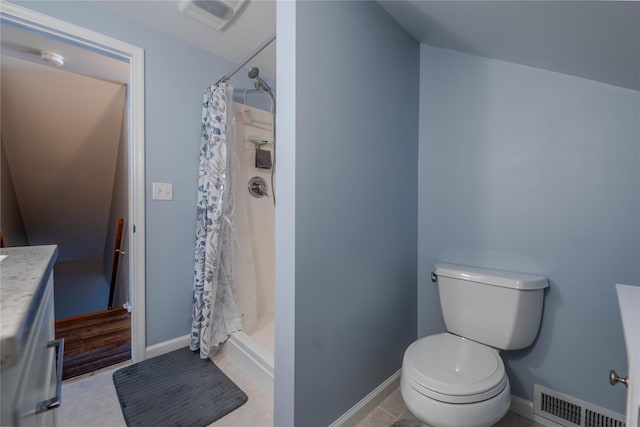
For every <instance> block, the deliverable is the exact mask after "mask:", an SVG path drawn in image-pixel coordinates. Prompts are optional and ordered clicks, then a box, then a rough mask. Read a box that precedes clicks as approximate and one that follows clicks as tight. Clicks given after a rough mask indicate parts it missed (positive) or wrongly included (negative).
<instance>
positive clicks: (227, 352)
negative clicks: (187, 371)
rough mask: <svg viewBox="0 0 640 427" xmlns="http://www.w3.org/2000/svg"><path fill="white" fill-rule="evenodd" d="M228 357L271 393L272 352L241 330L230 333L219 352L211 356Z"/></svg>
mask: <svg viewBox="0 0 640 427" xmlns="http://www.w3.org/2000/svg"><path fill="white" fill-rule="evenodd" d="M217 357H228V358H229V359H230V360H232V361H233V362H234V363H235V364H236V365H237V366H238V367H240V368H241V369H242V370H243V371H244V372H245V373H246V374H247V375H248V376H249V377H251V378H252V379H253V380H254V381H255V383H256V384H257V385H258V387H260V389H262V391H264V392H265V393H267V394H269V395H273V372H274V370H273V354H271V353H270V352H269V351H268V350H266V349H265V348H263V347H262V346H261V345H260V344H258V343H257V342H256V341H255V340H254V339H253V338H251V336H249V335H247V334H245V333H244V332H242V331H237V332H234V333H233V334H231V336H230V337H229V339H228V340H227V341H226V342H225V343H224V345H223V346H222V348H221V349H220V352H219V353H218V354H217V355H216V356H214V357H213V358H212V360H213V361H214V362H215V361H216V358H217Z"/></svg>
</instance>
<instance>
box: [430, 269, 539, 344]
mask: <svg viewBox="0 0 640 427" xmlns="http://www.w3.org/2000/svg"><path fill="white" fill-rule="evenodd" d="M436 275H437V276H438V286H439V291H440V305H441V307H442V314H443V316H444V322H445V325H446V326H447V330H448V331H449V332H451V333H453V334H456V335H459V336H462V337H465V338H468V339H470V340H473V341H476V342H479V343H482V344H486V345H488V346H491V347H494V348H497V349H501V350H517V349H521V348H525V347H529V346H530V345H531V344H532V343H533V340H534V339H535V337H536V335H537V333H538V328H539V327H540V320H541V318H542V300H543V295H544V288H546V287H548V286H549V283H548V282H547V279H546V278H545V277H541V276H534V275H530V274H520V273H511V272H505V271H497V270H488V269H484V268H476V267H466V266H462V265H453V264H437V265H436Z"/></svg>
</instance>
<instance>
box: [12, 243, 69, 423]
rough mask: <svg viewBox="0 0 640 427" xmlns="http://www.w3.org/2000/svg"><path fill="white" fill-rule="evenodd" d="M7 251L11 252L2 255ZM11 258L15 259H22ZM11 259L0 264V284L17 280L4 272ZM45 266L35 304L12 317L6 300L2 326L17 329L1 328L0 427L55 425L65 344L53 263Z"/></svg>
mask: <svg viewBox="0 0 640 427" xmlns="http://www.w3.org/2000/svg"><path fill="white" fill-rule="evenodd" d="M53 248H54V249H55V246H54V247H53ZM18 249H19V248H18ZM7 250H11V249H4V250H3V251H7ZM56 252H57V251H56ZM56 252H54V259H55V253H56ZM6 253H7V252H3V254H6ZM13 255H15V256H16V258H17V255H18V254H13ZM11 258H12V254H11V253H9V256H8V258H7V259H5V260H3V261H2V264H0V280H2V281H3V282H4V281H10V280H11V278H14V277H19V276H15V275H12V274H10V273H9V272H7V271H6V270H9V269H10V268H11V264H10V263H7V261H11ZM14 261H18V260H17V259H14ZM32 261H33V260H32ZM43 262H46V265H47V267H48V268H45V269H44V275H43V277H41V278H40V279H39V280H37V281H38V282H39V283H38V286H35V289H34V292H33V293H32V294H31V295H30V296H31V301H29V302H28V303H27V301H23V302H24V303H25V304H24V305H25V306H26V309H25V310H24V311H22V310H19V312H16V313H15V314H16V315H15V316H12V310H11V309H10V310H8V311H9V313H5V312H4V311H5V310H6V309H7V308H8V307H6V305H7V304H8V303H9V302H8V301H2V307H1V308H2V310H3V313H2V314H1V315H2V320H3V323H4V321H6V323H7V325H6V326H7V327H9V326H12V325H13V326H14V328H13V331H15V334H14V333H11V334H9V333H7V332H9V331H8V330H5V325H3V331H2V332H3V337H2V338H3V340H2V346H1V347H0V351H1V352H2V368H1V370H0V386H1V392H2V394H0V401H1V414H0V425H3V426H55V425H56V423H57V419H56V408H57V406H58V405H59V403H60V401H59V398H60V391H61V387H60V381H61V379H62V378H61V374H62V373H61V372H60V370H61V368H62V364H61V362H62V351H63V345H62V341H56V340H55V331H54V308H53V269H52V266H53V264H52V263H51V262H50V260H43ZM3 270H5V271H3ZM8 285H9V283H3V284H2V289H1V291H2V293H0V300H5V299H11V294H12V289H6V288H7V286H8ZM16 289H17V288H16ZM16 289H14V290H16ZM5 292H6V293H5ZM22 299H23V298H17V299H16V300H15V301H13V302H14V303H16V304H14V308H15V309H20V304H19V302H20V301H21V300H22ZM6 316H7V317H6ZM5 317H6V318H5ZM57 354H59V356H58V358H57V357H56V355H57Z"/></svg>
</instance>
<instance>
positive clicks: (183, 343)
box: [146, 334, 191, 359]
mask: <svg viewBox="0 0 640 427" xmlns="http://www.w3.org/2000/svg"><path fill="white" fill-rule="evenodd" d="M190 340H191V337H190V336H189V335H188V334H187V335H183V336H181V337H177V338H173V339H171V340H167V341H162V342H159V343H158V344H153V345H150V346H149V347H147V349H146V358H147V359H151V358H152V357H156V356H160V355H162V354H165V353H170V352H172V351H174V350H178V349H179V348H183V347H188V346H189V342H190Z"/></svg>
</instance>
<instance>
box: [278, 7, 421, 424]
mask: <svg viewBox="0 0 640 427" xmlns="http://www.w3.org/2000/svg"><path fill="white" fill-rule="evenodd" d="M296 10H297V12H296V16H295V19H296V22H295V25H296V40H295V42H296V62H295V67H296V70H295V89H296V108H295V114H296V116H295V117H296V119H295V129H296V140H295V150H296V151H295V153H296V155H295V425H300V426H322V425H328V424H330V423H331V422H333V421H334V420H335V419H337V418H338V417H339V416H340V415H342V414H343V413H344V412H345V411H347V410H348V409H349V408H350V407H351V406H353V405H354V404H355V403H357V402H358V401H359V400H360V399H362V398H363V397H364V396H365V395H367V394H368V393H369V392H370V391H371V390H372V389H373V388H375V387H376V386H377V385H379V384H380V383H381V382H382V381H384V380H385V379H387V378H388V377H390V376H391V375H392V374H393V373H394V372H395V371H397V370H398V369H399V368H400V367H401V363H402V355H403V352H404V350H405V348H406V347H407V345H408V344H410V343H411V341H413V340H414V339H415V337H416V302H415V292H416V290H415V287H416V256H417V178H418V162H417V154H418V151H417V150H418V111H417V108H418V77H419V44H418V43H417V42H416V41H415V40H414V39H413V38H411V37H410V36H409V35H408V34H407V33H406V32H405V31H404V30H403V29H402V28H400V27H399V26H398V24H397V23H396V22H395V21H394V20H393V19H392V18H391V17H390V16H389V15H388V14H387V13H386V12H385V11H384V10H383V9H382V8H381V7H380V5H379V4H378V3H376V2H359V1H354V2H351V1H345V2H323V1H317V2H316V1H311V2H300V3H298V4H297V6H296ZM278 25H279V26H280V25H281V22H278ZM279 31H280V29H279ZM279 84H284V83H283V82H282V81H280V82H279ZM278 214H280V212H278ZM282 261H283V260H280V262H282ZM279 309H280V307H278V310H279ZM276 375H279V373H278V371H276ZM276 399H278V394H277V390H276ZM276 424H277V425H278V424H279V419H276Z"/></svg>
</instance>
